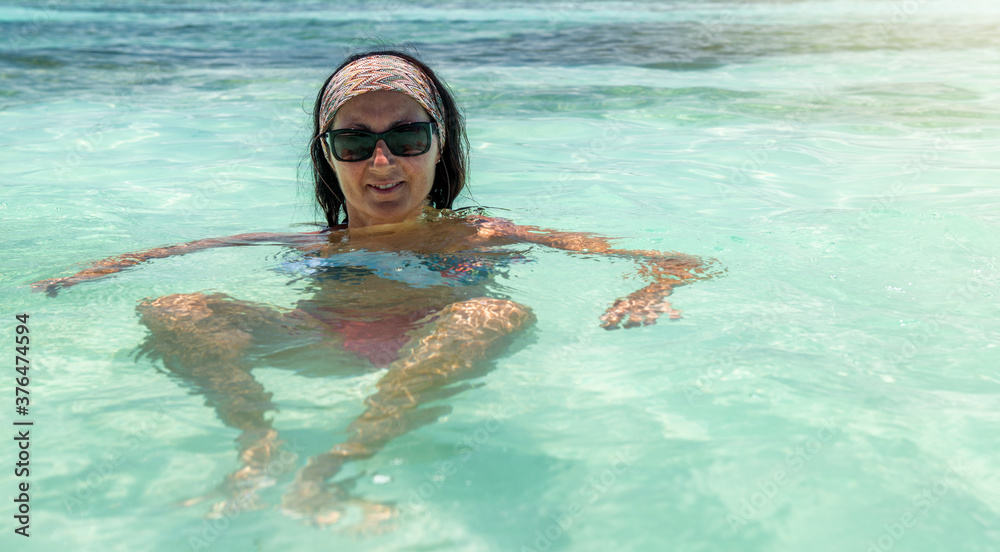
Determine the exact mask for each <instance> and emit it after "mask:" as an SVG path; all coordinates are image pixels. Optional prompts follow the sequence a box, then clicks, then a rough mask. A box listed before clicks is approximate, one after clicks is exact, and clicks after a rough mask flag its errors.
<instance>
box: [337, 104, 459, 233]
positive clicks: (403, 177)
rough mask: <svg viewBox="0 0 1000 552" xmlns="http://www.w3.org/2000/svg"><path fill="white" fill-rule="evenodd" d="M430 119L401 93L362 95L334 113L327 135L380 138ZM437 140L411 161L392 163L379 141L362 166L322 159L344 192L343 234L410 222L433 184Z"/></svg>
mask: <svg viewBox="0 0 1000 552" xmlns="http://www.w3.org/2000/svg"><path fill="white" fill-rule="evenodd" d="M429 121H431V116H430V115H429V114H428V113H427V111H425V110H424V108H423V107H420V104H418V103H417V102H416V101H415V100H413V98H411V97H409V96H407V95H406V94H403V93H402V92H392V91H378V92H367V93H365V94H361V95H360V96H355V97H354V98H351V99H350V100H348V101H347V102H346V103H344V105H342V106H341V107H340V109H338V110H337V115H336V117H334V119H333V124H332V125H331V126H330V128H329V129H328V130H338V129H342V128H353V129H360V130H367V131H370V132H385V131H387V130H389V129H391V128H395V127H398V126H400V125H404V124H407V123H419V122H429ZM440 151H441V148H440V143H439V140H438V138H437V136H436V135H435V136H433V137H432V142H431V149H430V150H428V151H427V153H425V154H423V155H418V156H415V157H398V156H395V155H393V154H392V152H391V151H389V148H388V147H386V145H385V142H384V141H382V140H379V141H378V143H377V144H376V145H375V152H374V153H373V154H372V156H371V157H369V158H368V159H365V160H363V161H338V160H337V159H335V158H334V157H333V155H331V154H330V152H329V151H327V147H326V143H325V142H324V143H323V153H324V154H325V155H326V159H327V161H328V162H329V163H330V165H331V166H332V167H333V170H334V172H335V173H336V174H337V180H338V181H339V182H340V189H341V190H342V191H343V192H344V199H345V200H346V201H345V203H346V205H345V207H346V209H347V217H348V218H347V220H348V228H362V227H365V226H373V225H376V224H388V223H393V222H403V221H406V220H412V219H414V218H416V217H417V216H418V215H420V213H421V211H422V210H423V205H424V200H425V199H427V196H428V195H429V194H430V192H431V188H432V186H433V184H434V167H435V166H436V165H437V162H438V160H439V159H440V157H441V153H440Z"/></svg>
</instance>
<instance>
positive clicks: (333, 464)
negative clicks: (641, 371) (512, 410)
mask: <svg viewBox="0 0 1000 552" xmlns="http://www.w3.org/2000/svg"><path fill="white" fill-rule="evenodd" d="M313 123H314V128H313V136H314V139H313V141H312V143H311V146H310V156H311V159H312V166H313V175H314V180H315V193H316V199H317V200H318V202H319V205H320V207H321V209H322V211H323V213H324V214H325V217H326V221H327V224H328V225H329V228H327V229H325V230H322V231H319V232H312V233H304V234H242V235H237V236H232V237H228V238H221V239H207V240H200V241H196V242H191V243H187V244H180V245H174V246H169V247H165V248H159V249H152V250H149V251H143V252H140V253H135V254H129V255H123V256H119V257H113V258H110V259H106V260H104V261H100V262H98V263H96V264H95V265H94V266H93V267H92V268H89V269H86V270H83V271H81V272H80V273H78V274H75V275H73V276H70V277H66V278H57V279H52V280H45V281H42V282H37V283H35V284H33V286H34V287H35V289H36V290H39V291H47V292H49V293H50V294H55V293H56V292H57V291H58V290H59V289H61V288H65V287H69V286H72V285H75V284H78V283H80V282H83V281H86V280H90V279H94V278H99V277H102V276H106V275H108V274H112V273H115V272H118V271H120V270H122V269H124V268H127V267H130V266H133V265H135V264H138V263H141V262H144V261H147V260H150V259H155V258H161V257H167V256H171V255H178V254H184V253H190V252H193V251H198V250H201V249H206V248H212V247H222V246H234V245H250V244H283V245H287V246H291V247H294V248H297V249H299V250H301V251H302V252H303V254H302V255H301V259H300V260H297V261H294V262H290V263H286V265H285V267H286V268H288V269H291V270H294V271H297V272H300V273H303V274H305V275H306V276H308V277H309V279H310V286H311V291H312V292H313V293H312V295H311V296H310V298H308V299H304V300H301V301H300V302H299V303H298V305H297V308H296V309H294V310H283V309H278V308H274V307H271V306H268V305H262V304H256V303H250V302H247V301H240V300H236V299H233V298H231V297H228V296H226V295H223V294H202V293H191V294H177V295H170V296H165V297H160V298H157V299H153V300H146V301H143V302H142V303H141V304H140V305H139V307H138V310H139V314H140V317H141V319H142V322H143V323H144V324H145V325H146V326H147V327H148V328H149V329H150V335H149V338H148V341H147V343H146V345H145V347H144V349H145V350H146V351H148V352H149V353H151V354H155V355H157V356H158V357H160V358H162V359H163V361H164V364H165V365H166V366H167V367H168V368H169V369H170V370H171V371H172V372H173V373H174V374H176V375H177V376H179V377H180V378H182V379H183V380H184V381H185V382H186V383H187V384H188V385H191V386H193V387H194V388H195V389H196V390H197V392H199V393H201V394H203V395H205V397H206V404H209V405H211V406H212V407H214V408H215V410H216V412H217V414H218V416H219V418H220V419H221V420H222V421H223V422H224V423H225V424H227V425H229V426H231V427H234V428H238V429H240V430H242V434H241V435H240V437H239V438H238V442H239V444H240V455H239V458H240V462H241V467H240V468H239V469H238V470H236V471H234V472H233V473H232V474H231V475H230V476H228V477H227V479H226V481H225V483H224V484H223V485H222V487H221V490H222V491H223V492H224V493H225V494H226V495H228V496H227V498H226V500H223V501H222V502H220V503H218V504H217V505H216V512H215V513H216V514H220V513H221V512H222V511H223V510H224V509H225V508H226V507H227V506H230V505H233V504H237V505H238V506H239V507H241V508H247V507H253V505H254V497H255V491H256V490H257V489H259V488H260V487H262V486H264V485H267V484H270V482H271V481H272V477H273V475H275V474H274V473H271V472H274V470H273V469H271V468H273V466H274V464H273V462H274V458H276V454H277V451H278V449H279V445H280V441H279V438H278V434H277V432H276V431H275V430H274V429H273V428H272V426H271V420H269V419H265V417H264V415H265V413H266V412H267V411H269V410H272V409H273V408H274V405H273V403H272V402H271V394H270V393H268V392H266V391H265V390H264V388H263V387H262V386H261V385H260V384H259V383H258V382H257V381H256V380H255V379H254V377H253V375H252V372H251V369H252V367H253V364H254V362H253V359H255V358H257V355H255V353H254V351H256V349H255V347H256V346H257V345H259V343H261V342H262V341H266V340H270V341H272V342H273V341H274V340H275V339H279V340H281V343H282V346H281V347H278V348H277V349H275V348H273V347H272V348H271V350H272V351H274V350H277V351H279V352H277V353H271V357H272V358H269V361H272V360H274V357H277V356H281V355H286V356H287V355H294V354H297V353H301V352H302V351H312V352H313V353H315V352H316V351H329V350H330V349H337V350H341V351H342V350H344V349H347V350H348V351H351V352H353V353H355V354H356V355H357V356H358V357H359V358H361V359H365V361H366V362H370V365H374V366H375V367H377V368H384V369H385V373H384V375H383V376H382V378H381V379H380V380H379V382H378V385H377V388H378V391H377V392H376V393H375V394H373V395H372V396H370V397H368V399H367V400H366V405H367V410H366V411H365V412H364V413H363V414H362V415H361V416H359V417H358V418H357V419H356V420H354V421H353V422H352V423H351V424H350V425H349V426H348V435H349V436H348V438H347V439H346V441H344V442H342V443H338V444H336V445H334V446H333V447H332V448H331V449H330V450H329V451H328V452H326V453H324V454H320V455H317V456H314V457H313V458H311V459H310V460H309V462H308V463H307V465H306V466H305V467H303V468H302V469H301V470H300V471H299V473H298V475H297V476H296V479H295V482H294V484H293V485H292V487H291V489H290V490H289V491H288V492H287V494H286V497H285V501H284V505H285V507H286V508H287V509H288V510H291V511H294V512H298V513H300V514H303V515H306V516H309V517H311V518H312V519H313V520H315V521H317V522H320V523H330V522H334V521H336V520H337V519H338V518H339V517H340V516H341V514H342V512H343V506H344V504H346V503H347V502H349V501H350V500H355V499H349V498H348V497H346V495H345V494H344V492H343V489H342V488H341V487H339V486H337V485H333V484H331V483H329V480H330V479H331V478H333V477H334V476H335V475H336V474H337V472H338V471H339V470H340V468H341V466H343V464H344V463H345V462H348V461H351V460H360V459H364V458H368V457H371V456H372V455H374V454H376V453H377V452H378V451H379V450H380V449H381V448H383V447H384V446H385V444H386V443H388V442H389V441H390V440H392V439H393V438H395V437H398V436H400V435H402V434H403V433H405V432H407V431H409V430H411V429H414V428H415V427H419V426H420V425H422V424H425V423H429V422H432V421H434V420H436V419H437V418H438V417H439V416H440V415H442V414H443V413H444V412H446V411H447V410H448V407H446V406H438V407H426V406H425V405H427V403H430V402H432V401H435V400H438V399H441V398H444V397H447V396H449V395H451V394H454V393H456V392H459V391H461V390H462V389H464V387H463V386H461V385H456V384H457V383H458V382H461V381H463V380H466V379H468V378H472V377H476V376H480V375H482V374H483V373H485V372H486V371H487V370H488V369H489V367H490V365H491V361H492V360H493V359H494V358H495V357H496V356H497V354H498V352H500V351H502V349H503V346H504V344H505V342H506V341H508V340H509V339H511V338H513V337H514V336H516V335H517V334H519V333H521V332H523V331H524V330H525V328H527V327H528V326H529V325H530V324H531V323H532V321H533V320H534V317H533V315H532V313H531V310H530V309H529V308H528V307H527V306H525V305H521V304H519V303H516V302H513V301H510V300H507V299H503V298H497V297H490V296H489V291H488V290H487V289H486V284H487V283H488V282H489V280H490V275H491V272H493V271H494V270H495V269H496V268H497V267H500V266H504V265H505V264H508V263H511V262H516V261H518V260H519V259H522V258H523V257H521V256H520V255H518V254H517V253H514V252H511V251H509V250H505V249H500V248H501V247H503V246H510V245H514V244H526V243H531V244H542V245H546V246H550V247H554V248H559V249H564V250H568V251H578V252H586V253H588V254H605V255H613V256H618V257H628V258H632V259H635V260H636V261H637V262H638V263H639V273H640V274H641V275H643V276H645V277H647V278H648V279H649V280H651V282H650V283H649V284H648V285H646V286H645V287H643V288H642V289H640V290H638V291H636V292H634V293H632V294H630V295H629V296H628V297H625V298H623V299H619V300H617V301H615V302H614V304H613V305H611V307H609V308H608V309H607V311H606V312H605V313H604V315H603V316H601V318H600V319H601V325H602V326H603V327H605V328H608V329H613V328H617V327H625V328H629V327H634V326H639V325H643V324H652V323H654V322H655V321H656V319H657V318H658V317H659V316H660V315H661V314H667V315H668V316H669V317H671V318H678V317H679V316H680V313H679V312H678V311H676V310H673V309H672V308H671V307H670V304H669V303H668V302H667V300H666V297H667V296H668V295H669V294H670V292H671V290H672V289H673V288H674V287H676V286H678V285H682V284H684V283H687V282H690V281H693V280H696V279H699V278H705V277H707V276H706V274H705V273H704V272H703V270H702V265H701V262H700V261H699V260H698V259H696V258H693V257H688V256H683V255H677V254H672V253H671V254H666V253H662V252H658V251H625V250H619V249H614V248H612V247H611V246H610V245H609V244H608V242H607V241H606V240H605V239H602V238H598V237H594V236H592V235H588V234H579V233H565V232H552V231H544V230H540V229H537V228H533V227H526V226H518V225H515V224H513V223H511V222H509V221H506V220H503V219H496V218H489V217H485V216H481V215H471V216H462V215H459V214H457V213H456V212H454V211H451V210H450V208H451V206H452V203H453V201H454V200H455V198H456V197H457V196H458V194H459V193H460V192H461V191H462V188H463V186H464V184H465V171H466V166H467V153H466V151H467V147H468V145H467V139H466V136H465V128H464V122H463V119H462V116H461V114H460V112H459V110H458V109H457V107H456V105H455V102H454V100H453V99H452V97H451V94H450V93H449V91H448V89H447V88H446V87H445V86H444V85H443V83H442V82H441V81H440V80H438V78H437V77H436V76H435V75H434V73H433V71H431V70H430V68H428V67H427V66H426V65H424V64H423V63H421V62H420V61H418V60H416V59H415V58H413V57H411V56H409V55H406V54H403V53H400V52H396V51H379V52H371V53H367V54H361V55H355V56H352V57H350V58H348V59H347V60H346V61H345V62H344V63H343V64H342V65H341V66H340V67H339V68H338V69H337V70H336V71H335V72H334V73H333V74H332V75H331V76H330V78H328V79H327V81H326V83H325V84H324V86H323V88H322V90H321V91H320V93H319V95H318V97H317V99H316V105H315V109H314V116H313ZM365 507H366V508H368V509H369V513H371V514H373V515H374V514H380V513H385V512H386V510H380V509H378V507H377V506H373V505H370V504H368V505H367V506H365Z"/></svg>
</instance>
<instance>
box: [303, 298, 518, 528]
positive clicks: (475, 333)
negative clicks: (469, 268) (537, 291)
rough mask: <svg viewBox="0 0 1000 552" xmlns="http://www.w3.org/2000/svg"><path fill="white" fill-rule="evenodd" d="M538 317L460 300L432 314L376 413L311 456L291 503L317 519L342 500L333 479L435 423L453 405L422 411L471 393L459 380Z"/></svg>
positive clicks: (388, 382)
mask: <svg viewBox="0 0 1000 552" xmlns="http://www.w3.org/2000/svg"><path fill="white" fill-rule="evenodd" d="M533 320H534V315H533V314H532V313H531V311H530V309H528V307H525V306H523V305H520V304H518V303H514V302H512V301H505V300H500V299H489V298H479V299H472V300H469V301H462V302H460V303H454V304H452V305H449V306H447V307H445V308H444V309H442V310H441V311H439V312H438V313H436V314H434V315H432V316H430V317H429V319H428V320H427V321H426V323H424V324H423V325H422V326H421V328H420V329H419V330H417V332H416V335H414V336H413V338H412V339H411V340H410V342H409V343H408V344H407V346H406V347H405V348H404V349H403V350H402V351H401V353H400V358H399V360H397V361H395V362H393V363H392V364H390V365H389V366H388V371H387V372H386V374H385V375H384V376H383V377H382V379H380V380H379V382H378V384H377V388H378V392H376V393H375V394H373V395H372V396H370V397H368V398H367V399H366V401H365V403H366V404H367V406H368V408H367V409H366V410H365V412H364V413H363V414H362V415H361V416H359V417H358V418H357V419H356V420H354V421H353V422H352V423H351V424H350V425H349V426H348V428H347V429H348V433H349V436H348V438H347V440H346V441H345V442H343V443H340V444H338V445H336V446H334V447H333V448H332V449H331V450H330V451H328V452H325V453H323V454H319V455H317V456H314V457H312V458H310V459H309V463H308V464H307V465H306V466H305V467H304V468H302V470H301V471H300V472H299V474H298V476H297V477H296V481H295V484H294V485H293V487H292V489H291V490H290V491H289V492H288V494H286V496H285V506H286V507H287V508H288V509H290V510H292V511H295V512H298V513H300V514H304V515H309V516H312V517H313V518H314V519H316V520H317V521H321V522H322V521H331V522H332V521H335V520H336V519H335V518H336V515H337V514H336V513H334V514H333V516H334V517H333V518H330V517H327V518H325V519H324V518H320V517H319V516H320V512H321V510H323V509H324V507H327V506H329V502H330V501H331V500H332V499H334V498H335V497H336V492H335V491H333V490H331V489H329V488H328V486H327V484H326V481H327V480H328V479H330V478H331V477H333V476H334V475H336V474H337V472H339V471H340V468H341V466H343V465H344V464H345V463H346V462H348V461H351V460H360V459H364V458H369V457H371V456H373V455H374V454H376V453H377V452H378V451H379V450H381V449H382V448H383V447H384V446H385V445H386V443H388V442H389V441H391V440H392V439H395V438H396V437H399V436H400V435H403V434H404V433H406V432H408V431H410V430H412V429H415V428H417V427H420V426H421V425H424V424H427V423H430V422H433V421H434V420H436V419H437V418H438V417H440V416H441V415H443V414H444V413H445V412H447V411H448V410H449V408H448V407H446V406H441V407H437V408H420V407H421V406H422V405H424V404H427V403H429V402H432V401H434V400H437V399H440V398H444V397H447V396H449V395H452V394H454V393H457V392H459V391H461V390H462V389H464V388H463V387H461V386H455V385H453V384H455V383H456V382H460V381H462V380H465V379H468V378H472V377H476V376H479V375H482V373H484V372H485V371H486V370H488V369H489V367H490V362H489V361H490V360H492V357H493V356H494V355H495V354H496V352H497V351H496V349H497V346H498V345H499V344H500V343H501V342H502V338H504V337H507V336H509V335H511V334H513V333H514V332H516V331H518V330H521V329H523V328H524V327H526V326H527V325H529V324H530V323H531V322H532V321H533Z"/></svg>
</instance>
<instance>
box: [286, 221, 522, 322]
mask: <svg viewBox="0 0 1000 552" xmlns="http://www.w3.org/2000/svg"><path fill="white" fill-rule="evenodd" d="M429 212H430V213H431V216H428V217H425V219H424V220H418V221H413V222H407V223H401V224H399V225H386V226H379V227H374V228H372V229H361V230H344V229H341V230H332V231H330V232H329V233H327V234H326V241H325V242H319V243H316V244H315V245H312V246H309V247H307V248H303V249H307V252H306V254H305V256H304V258H302V259H301V260H297V261H292V262H290V263H286V268H291V269H292V270H295V271H297V272H299V273H300V274H303V275H304V276H305V277H307V278H309V279H310V288H311V290H312V291H313V296H312V298H311V299H309V300H306V301H303V302H302V303H301V304H300V308H304V309H305V310H313V311H314V310H316V309H320V310H322V311H323V312H324V314H325V316H324V317H329V316H331V315H335V316H337V317H343V318H369V317H371V316H388V315H397V314H406V313H408V312H414V311H418V310H426V309H440V308H442V307H444V306H445V305H448V304H451V303H455V302H457V301H462V300H466V299H471V298H473V297H481V296H484V295H488V293H489V291H488V289H487V286H488V284H489V283H490V282H491V281H492V276H493V274H494V273H495V272H496V271H497V270H503V268H504V267H506V266H507V265H509V264H511V263H512V262H523V261H524V260H525V259H524V256H523V255H521V254H520V252H519V251H515V250H512V249H508V248H501V247H500V246H504V245H511V244H512V243H515V241H514V240H512V239H510V238H507V237H506V236H505V234H504V233H503V232H502V231H498V228H499V227H500V226H502V224H503V223H498V221H502V219H489V218H486V217H458V216H455V215H451V216H447V215H442V214H438V213H437V212H436V211H429ZM516 249H518V250H520V249H522V248H516Z"/></svg>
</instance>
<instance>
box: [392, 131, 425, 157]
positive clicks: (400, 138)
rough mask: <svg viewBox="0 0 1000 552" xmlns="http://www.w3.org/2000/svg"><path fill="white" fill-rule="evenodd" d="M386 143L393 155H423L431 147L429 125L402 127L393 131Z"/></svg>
mask: <svg viewBox="0 0 1000 552" xmlns="http://www.w3.org/2000/svg"><path fill="white" fill-rule="evenodd" d="M385 141H386V145H387V146H389V151H391V152H392V153H393V155H402V156H404V157H405V156H413V155H421V154H423V153H427V150H429V149H430V147H431V140H430V128H428V125H406V126H402V127H399V128H397V129H394V130H392V131H391V132H390V133H389V135H388V136H386V137H385Z"/></svg>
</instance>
